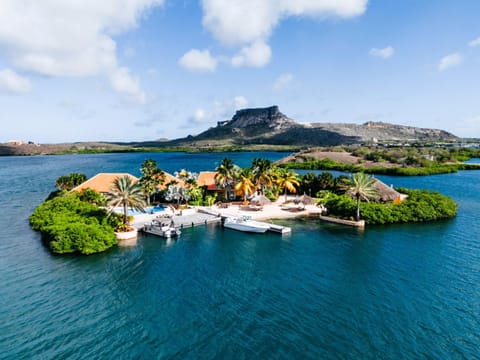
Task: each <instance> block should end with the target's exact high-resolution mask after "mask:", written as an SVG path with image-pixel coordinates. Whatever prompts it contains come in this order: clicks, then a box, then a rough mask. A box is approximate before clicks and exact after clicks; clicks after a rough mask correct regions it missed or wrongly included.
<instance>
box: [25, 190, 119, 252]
mask: <svg viewBox="0 0 480 360" xmlns="http://www.w3.org/2000/svg"><path fill="white" fill-rule="evenodd" d="M117 222H118V216H109V215H108V214H107V212H106V211H105V210H103V209H100V208H98V207H97V206H95V205H93V204H90V203H88V202H85V201H82V200H81V195H79V194H77V193H74V194H68V195H64V196H57V197H55V198H53V199H51V200H47V201H45V202H44V203H43V204H41V205H39V206H38V207H37V208H36V209H35V210H34V212H33V214H32V215H31V216H30V224H31V226H32V228H33V229H34V230H36V231H40V232H41V233H42V235H43V238H44V239H45V240H46V241H47V243H48V245H49V248H50V250H51V251H52V252H54V253H58V254H64V253H81V254H87V255H88V254H93V253H96V252H102V251H105V250H107V249H108V248H110V247H111V246H113V245H115V244H116V243H117V239H116V238H115V234H114V231H113V226H115V225H116V224H117Z"/></svg>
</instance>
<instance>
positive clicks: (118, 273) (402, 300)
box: [0, 153, 480, 359]
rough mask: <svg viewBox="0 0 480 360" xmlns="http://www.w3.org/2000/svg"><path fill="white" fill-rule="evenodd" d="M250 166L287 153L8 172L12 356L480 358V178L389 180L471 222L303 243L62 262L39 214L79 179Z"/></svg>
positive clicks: (298, 238) (207, 246) (210, 242)
mask: <svg viewBox="0 0 480 360" xmlns="http://www.w3.org/2000/svg"><path fill="white" fill-rule="evenodd" d="M225 155H227V156H229V157H232V158H233V159H234V161H235V162H236V163H238V164H240V165H241V166H248V165H249V164H250V163H251V159H252V158H253V157H255V156H256V157H267V156H268V157H271V158H272V159H275V158H278V157H281V156H282V154H278V153H273V154H272V153H261V154H260V153H232V154H195V155H191V154H180V153H171V154H102V155H72V156H70V155H68V156H39V157H5V158H0V201H1V203H2V204H3V208H4V211H3V214H2V216H1V217H0V224H1V228H2V233H1V235H0V274H1V279H2V280H1V284H0V285H1V286H0V306H1V312H0V349H1V352H0V353H1V355H0V357H2V358H7V359H18V358H42V359H53V358H114V357H121V358H145V359H150V358H174V359H176V358H178V359H184V358H195V359H196V358H240V359H242V358H249V359H250V358H262V359H263V358H312V359H314V358H315V359H318V358H335V359H336V358H390V359H398V358H412V359H416V358H476V357H477V356H478V355H477V353H478V349H479V348H480V335H479V334H480V240H479V236H478V234H479V233H480V224H479V221H478V214H479V213H480V182H479V181H478V179H479V176H480V172H473V171H472V172H460V173H457V174H450V175H437V176H431V177H415V178H399V177H380V178H381V179H382V180H383V181H385V182H386V183H387V184H390V183H392V184H394V185H395V186H405V187H411V188H428V189H432V190H438V191H440V192H442V193H445V194H447V195H449V196H452V197H453V198H454V199H455V200H456V201H457V202H458V203H459V212H458V216H457V217H456V218H455V219H453V220H449V221H442V222H436V223H430V224H417V225H395V226H380V227H369V228H367V229H366V230H365V231H363V232H362V231H358V230H355V229H350V228H345V227H340V226H336V225H332V224H324V223H319V222H316V221H312V220H299V221H292V220H289V221H286V220H284V221H281V222H279V223H281V224H285V225H288V226H291V227H292V230H293V233H292V235H290V236H283V237H281V236H279V235H276V234H264V235H247V234H245V233H240V232H235V231H232V230H228V229H222V228H221V227H219V226H216V225H212V226H207V227H197V228H191V229H184V230H183V232H182V236H181V238H180V239H179V240H178V241H173V242H171V243H169V244H167V243H166V242H165V241H164V240H162V239H159V238H155V237H149V236H144V237H142V238H140V239H139V242H138V245H137V246H135V247H132V248H115V249H112V250H111V251H108V252H106V253H104V254H97V255H93V256H88V257H79V256H53V255H51V254H50V253H49V251H48V250H47V249H46V248H45V247H44V246H43V245H42V242H41V240H40V237H39V235H38V234H37V233H35V232H33V231H31V230H30V228H29V226H28V216H29V214H30V213H31V212H32V211H33V209H34V208H35V206H37V205H38V204H39V203H40V202H41V201H43V199H44V198H45V197H46V196H47V195H48V193H49V192H50V191H51V190H53V183H54V182H55V179H56V178H57V177H58V176H60V175H64V174H67V173H70V172H83V173H85V174H86V175H87V176H92V175H94V174H95V173H97V172H108V171H111V172H113V171H119V172H120V171H122V172H123V171H127V172H131V173H132V174H135V175H138V174H139V172H138V168H139V166H140V164H141V162H142V161H143V160H144V159H145V158H154V159H155V160H157V161H158V162H159V165H160V167H162V168H163V169H165V170H166V171H169V172H173V171H176V170H180V169H181V168H187V169H189V170H191V171H200V170H213V168H214V167H215V166H216V165H218V163H219V162H220V161H221V159H222V158H223V157H224V156H225Z"/></svg>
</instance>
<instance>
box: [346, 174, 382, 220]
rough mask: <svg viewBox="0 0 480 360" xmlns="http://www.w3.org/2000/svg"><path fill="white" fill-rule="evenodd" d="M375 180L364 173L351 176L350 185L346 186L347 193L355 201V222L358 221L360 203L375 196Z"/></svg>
mask: <svg viewBox="0 0 480 360" xmlns="http://www.w3.org/2000/svg"><path fill="white" fill-rule="evenodd" d="M375 182H376V180H375V178H374V177H372V176H369V175H367V174H364V173H356V174H354V175H352V177H351V179H350V184H349V185H347V189H346V190H347V193H348V194H349V195H351V196H353V197H354V198H355V199H357V213H356V220H357V221H359V220H360V201H361V200H365V201H369V200H370V199H372V198H374V197H375V196H376V195H377V189H376V188H375Z"/></svg>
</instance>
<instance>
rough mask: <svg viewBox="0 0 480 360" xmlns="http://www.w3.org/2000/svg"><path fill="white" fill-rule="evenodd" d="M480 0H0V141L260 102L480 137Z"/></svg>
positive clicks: (156, 130) (57, 136)
mask: <svg viewBox="0 0 480 360" xmlns="http://www.w3.org/2000/svg"><path fill="white" fill-rule="evenodd" d="M479 94H480V1H478V0H457V1H451V0H433V1H427V0H424V1H418V0H402V1H398V0H183V1H182V0H102V1H98V0H0V124H1V132H0V142H6V141H9V140H14V139H15V140H24V141H34V142H38V143H61V142H76V141H102V140H103V141H143V140H156V139H164V138H168V139H173V138H178V137H184V136H187V135H196V134H199V133H200V132H202V131H204V130H206V129H208V128H209V127H212V126H215V125H216V123H217V121H221V120H228V119H231V118H232V116H233V115H234V113H235V111H236V110H238V109H242V108H246V107H267V106H271V105H278V106H279V107H280V111H282V112H283V113H284V114H286V115H287V116H288V117H290V118H293V119H295V120H297V121H299V122H303V123H309V122H332V123H357V124H361V123H364V122H367V121H383V122H389V123H394V124H401V125H410V126H418V127H427V128H436V129H444V130H447V131H450V132H452V133H454V134H455V135H458V136H461V137H478V138H480V98H479Z"/></svg>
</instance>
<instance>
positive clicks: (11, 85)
mask: <svg viewBox="0 0 480 360" xmlns="http://www.w3.org/2000/svg"><path fill="white" fill-rule="evenodd" d="M31 88H32V87H31V85H30V81H29V80H28V79H27V78H25V77H23V76H20V75H18V74H17V73H16V72H15V71H13V70H11V69H3V70H0V92H4V93H10V94H23V93H27V92H29V91H30V90H31Z"/></svg>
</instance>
